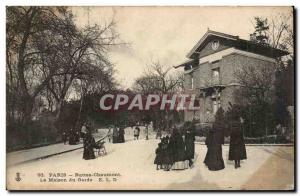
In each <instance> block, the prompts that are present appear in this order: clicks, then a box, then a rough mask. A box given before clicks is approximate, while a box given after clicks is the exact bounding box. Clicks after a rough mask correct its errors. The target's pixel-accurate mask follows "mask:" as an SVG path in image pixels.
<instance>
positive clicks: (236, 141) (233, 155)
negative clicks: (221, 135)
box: [228, 122, 247, 169]
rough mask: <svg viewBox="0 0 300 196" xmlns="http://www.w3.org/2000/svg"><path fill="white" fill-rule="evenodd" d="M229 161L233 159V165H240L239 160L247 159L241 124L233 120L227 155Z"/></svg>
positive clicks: (236, 166)
mask: <svg viewBox="0 0 300 196" xmlns="http://www.w3.org/2000/svg"><path fill="white" fill-rule="evenodd" d="M228 159H229V160H230V161H234V167H235V168H236V169H237V168H238V167H241V165H240V160H244V159H247V154H246V146H245V142H244V137H243V133H242V130H241V126H240V124H239V123H238V122H235V123H233V124H232V126H231V134H230V146H229V157H228Z"/></svg>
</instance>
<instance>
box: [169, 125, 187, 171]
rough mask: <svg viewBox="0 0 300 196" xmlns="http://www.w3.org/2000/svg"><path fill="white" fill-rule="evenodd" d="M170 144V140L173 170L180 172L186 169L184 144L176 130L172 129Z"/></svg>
mask: <svg viewBox="0 0 300 196" xmlns="http://www.w3.org/2000/svg"><path fill="white" fill-rule="evenodd" d="M172 135H173V136H172V137H173V138H172V143H171V139H170V144H171V146H172V150H173V162H174V164H173V169H176V170H180V169H186V165H185V144H184V141H183V138H182V136H181V134H180V133H179V132H178V130H177V128H174V129H173V134H172Z"/></svg>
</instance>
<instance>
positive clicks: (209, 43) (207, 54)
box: [175, 30, 287, 123]
mask: <svg viewBox="0 0 300 196" xmlns="http://www.w3.org/2000/svg"><path fill="white" fill-rule="evenodd" d="M286 54H287V53H286V52H284V51H281V50H278V49H275V48H272V47H269V46H267V45H261V44H256V43H254V42H251V41H248V40H243V39H240V38H239V37H238V36H232V35H228V34H224V33H220V32H215V31H211V30H208V31H207V32H206V33H205V35H204V36H203V37H202V38H201V39H200V41H199V42H198V43H197V44H196V45H195V46H194V47H193V48H192V50H191V51H190V52H189V53H188V55H187V57H188V58H189V60H188V61H186V62H184V63H182V64H180V65H177V66H175V68H179V67H183V68H184V75H185V78H184V89H185V93H191V94H196V97H197V101H196V102H197V104H198V105H199V107H200V109H199V110H197V111H185V113H184V119H185V121H191V120H193V119H194V120H198V121H200V122H201V123H210V122H213V121H214V115H215V113H216V112H217V110H218V108H220V107H222V108H223V109H224V110H225V111H226V110H227V109H228V107H229V104H230V103H231V104H234V102H235V101H234V90H235V89H236V88H239V87H240V84H239V83H238V81H237V79H236V77H235V72H236V71H237V70H239V69H241V68H242V67H243V66H254V67H255V66H272V67H274V69H275V63H276V59H277V58H279V57H281V56H283V55H286Z"/></svg>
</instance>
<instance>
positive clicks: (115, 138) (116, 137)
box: [112, 125, 119, 143]
mask: <svg viewBox="0 0 300 196" xmlns="http://www.w3.org/2000/svg"><path fill="white" fill-rule="evenodd" d="M112 137H113V138H112V143H118V140H119V130H118V127H117V126H116V125H114V128H113V135H112Z"/></svg>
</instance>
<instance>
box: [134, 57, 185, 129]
mask: <svg viewBox="0 0 300 196" xmlns="http://www.w3.org/2000/svg"><path fill="white" fill-rule="evenodd" d="M171 69H172V68H171V67H168V66H165V65H162V64H160V63H159V62H152V63H151V64H150V65H148V70H146V72H145V73H144V75H142V76H140V77H139V78H137V79H136V80H135V83H134V87H133V89H134V90H135V91H136V92H139V93H142V94H153V93H156V94H159V95H163V94H169V95H171V94H174V93H177V92H180V91H181V90H182V89H183V74H182V73H172V72H171ZM151 113H152V120H153V121H154V124H157V123H159V122H160V121H161V119H163V121H164V124H165V125H166V128H167V129H168V128H169V126H170V121H171V117H173V119H174V118H175V117H176V116H177V115H176V114H177V113H178V112H177V111H168V110H165V111H160V110H159V109H157V110H155V111H151Z"/></svg>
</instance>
